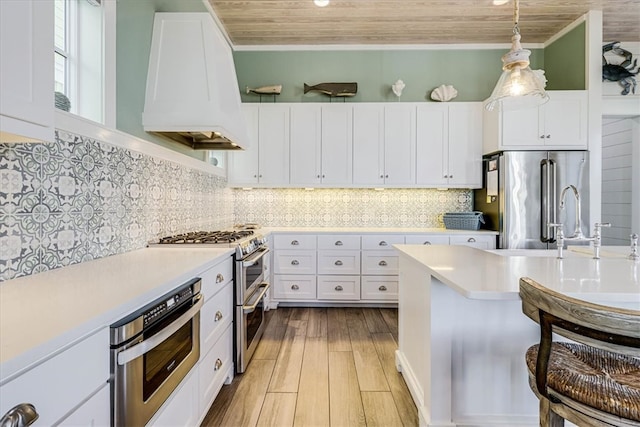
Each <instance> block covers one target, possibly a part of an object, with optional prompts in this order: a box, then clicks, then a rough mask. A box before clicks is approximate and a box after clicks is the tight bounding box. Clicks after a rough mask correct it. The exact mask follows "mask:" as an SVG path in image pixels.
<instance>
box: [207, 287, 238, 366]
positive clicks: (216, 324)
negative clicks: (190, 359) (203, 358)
mask: <svg viewBox="0 0 640 427" xmlns="http://www.w3.org/2000/svg"><path fill="white" fill-rule="evenodd" d="M232 320H233V283H227V284H226V285H225V286H224V288H223V289H222V291H220V292H218V293H217V294H216V295H215V296H214V297H213V298H210V299H209V300H208V301H207V300H206V299H205V300H204V305H203V306H202V310H201V311H200V353H201V354H204V353H206V352H207V351H208V350H209V349H210V348H211V346H213V344H214V343H215V342H216V341H217V340H218V338H220V335H222V333H223V332H224V330H225V329H226V328H227V326H228V325H229V324H230V323H231V322H232Z"/></svg>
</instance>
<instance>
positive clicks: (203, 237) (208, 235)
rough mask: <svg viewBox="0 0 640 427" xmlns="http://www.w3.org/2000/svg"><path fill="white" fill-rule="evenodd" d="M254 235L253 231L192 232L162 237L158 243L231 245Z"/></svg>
mask: <svg viewBox="0 0 640 427" xmlns="http://www.w3.org/2000/svg"><path fill="white" fill-rule="evenodd" d="M253 235H254V232H253V230H232V231H192V232H189V233H182V234H176V235H173V236H167V237H161V238H160V241H159V242H158V243H160V244H161V245H165V244H179V243H207V244H230V243H241V242H242V241H243V240H245V239H246V238H247V237H251V236H253Z"/></svg>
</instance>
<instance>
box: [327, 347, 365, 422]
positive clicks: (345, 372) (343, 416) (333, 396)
mask: <svg viewBox="0 0 640 427" xmlns="http://www.w3.org/2000/svg"><path fill="white" fill-rule="evenodd" d="M329 408H330V411H329V414H330V421H331V425H332V426H366V425H367V423H366V421H365V417H364V409H363V407H362V398H361V396H360V388H359V386H358V374H357V373H356V365H355V362H354V361H353V353H351V352H350V351H329Z"/></svg>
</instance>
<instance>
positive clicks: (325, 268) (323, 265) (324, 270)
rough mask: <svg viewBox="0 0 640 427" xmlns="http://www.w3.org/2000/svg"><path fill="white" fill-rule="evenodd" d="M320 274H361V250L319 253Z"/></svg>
mask: <svg viewBox="0 0 640 427" xmlns="http://www.w3.org/2000/svg"><path fill="white" fill-rule="evenodd" d="M318 274H358V275H359V274H360V251H359V250H355V251H354V250H328V251H318Z"/></svg>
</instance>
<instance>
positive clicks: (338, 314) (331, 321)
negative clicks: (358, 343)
mask: <svg viewBox="0 0 640 427" xmlns="http://www.w3.org/2000/svg"><path fill="white" fill-rule="evenodd" d="M327 344H328V348H329V351H351V339H350V338H349V327H348V326H347V318H346V314H345V310H344V309H343V308H335V307H332V308H328V309H327Z"/></svg>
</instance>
